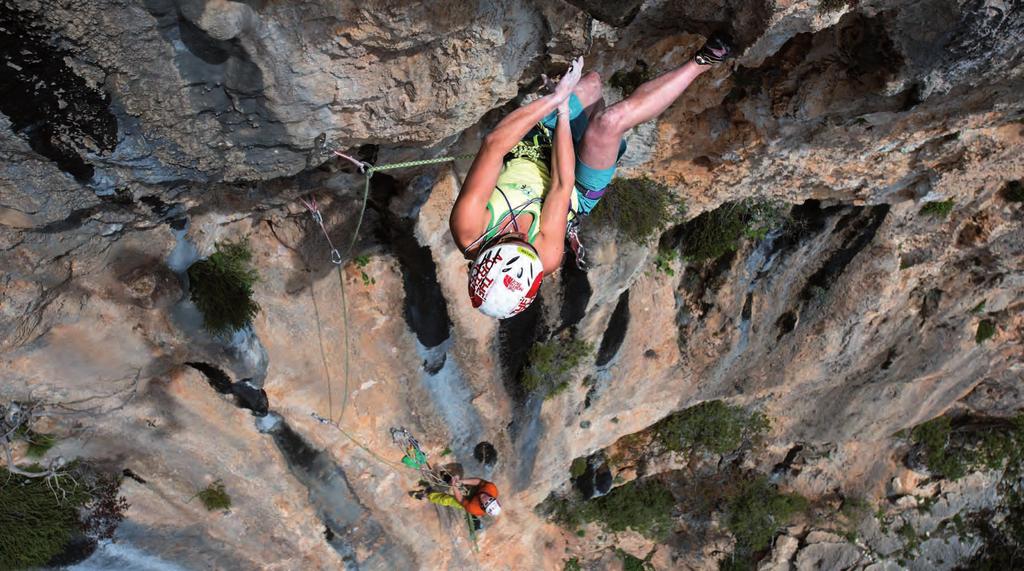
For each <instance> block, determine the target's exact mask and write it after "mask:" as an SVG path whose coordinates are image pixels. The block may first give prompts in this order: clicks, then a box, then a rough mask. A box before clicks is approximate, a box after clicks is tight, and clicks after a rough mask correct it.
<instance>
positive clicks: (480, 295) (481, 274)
mask: <svg viewBox="0 0 1024 571" xmlns="http://www.w3.org/2000/svg"><path fill="white" fill-rule="evenodd" d="M506 236H508V237H509V238H506V237H505V236H503V237H502V239H499V241H498V242H497V243H495V244H493V245H489V246H487V247H486V248H483V249H481V250H480V254H479V255H478V256H477V257H476V260H474V261H473V265H472V266H470V268H469V299H470V300H472V302H473V307H475V308H477V309H479V310H480V311H482V312H484V313H485V314H487V315H489V316H491V317H497V318H498V319H505V318H506V317H512V316H513V315H515V314H517V313H519V312H521V311H523V310H524V309H526V308H527V307H529V306H530V304H531V303H533V300H534V299H535V298H536V297H537V290H539V289H540V282H541V280H542V279H543V278H544V265H543V264H542V263H541V262H540V256H538V255H537V250H535V249H534V248H533V246H531V245H530V244H529V243H528V242H524V241H523V240H521V239H520V238H518V237H517V235H509V234H506Z"/></svg>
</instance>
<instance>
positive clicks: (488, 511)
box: [413, 475, 501, 529]
mask: <svg viewBox="0 0 1024 571" xmlns="http://www.w3.org/2000/svg"><path fill="white" fill-rule="evenodd" d="M463 486H466V487H468V488H469V489H470V490H469V493H468V494H463V492H462V488H463ZM449 491H450V492H451V493H450V494H449V493H446V492H438V491H433V492H431V491H427V490H424V491H422V492H417V493H414V494H413V496H414V497H416V498H418V499H422V498H423V497H426V498H427V499H428V500H430V502H431V503H434V504H437V505H440V506H446V507H450V508H456V509H463V510H466V512H467V513H468V514H469V515H470V516H472V521H473V524H474V526H475V527H476V528H477V529H479V528H480V527H481V525H480V518H482V517H483V516H485V515H489V516H491V517H498V516H499V515H501V504H500V503H498V487H497V486H495V485H494V483H493V482H488V481H487V480H484V479H482V478H465V479H460V478H459V477H458V476H454V475H453V476H452V478H451V482H449Z"/></svg>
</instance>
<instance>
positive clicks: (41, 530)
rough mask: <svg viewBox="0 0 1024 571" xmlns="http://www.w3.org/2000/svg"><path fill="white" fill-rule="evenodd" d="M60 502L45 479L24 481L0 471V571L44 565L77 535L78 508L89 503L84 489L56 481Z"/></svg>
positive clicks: (67, 481) (69, 481) (66, 480)
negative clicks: (59, 491)
mask: <svg viewBox="0 0 1024 571" xmlns="http://www.w3.org/2000/svg"><path fill="white" fill-rule="evenodd" d="M55 483H56V484H59V486H60V488H61V489H63V490H64V491H65V492H66V495H64V496H63V497H62V498H59V497H58V495H57V494H55V493H54V491H53V489H51V483H48V482H47V479H45V478H25V477H23V476H19V475H17V474H11V473H10V472H8V471H7V470H6V469H3V468H0V530H2V531H0V569H24V568H29V567H39V566H42V565H45V564H46V563H47V562H48V561H50V560H51V559H52V558H53V557H54V556H56V555H58V554H59V553H60V552H61V551H63V550H64V547H65V546H66V545H67V544H68V542H69V541H70V540H71V538H72V537H73V536H74V535H75V534H76V533H77V532H78V531H79V525H80V524H79V518H78V511H79V508H81V507H83V506H84V505H85V504H86V503H88V501H89V494H88V492H87V490H86V489H85V487H84V486H81V485H78V484H77V483H75V481H74V480H72V479H71V478H70V477H57V482H55Z"/></svg>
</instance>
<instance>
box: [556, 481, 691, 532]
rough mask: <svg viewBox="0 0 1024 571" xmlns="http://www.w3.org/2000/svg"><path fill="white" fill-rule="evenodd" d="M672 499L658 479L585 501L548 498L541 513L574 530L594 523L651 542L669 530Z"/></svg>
mask: <svg viewBox="0 0 1024 571" xmlns="http://www.w3.org/2000/svg"><path fill="white" fill-rule="evenodd" d="M674 505H675V498H674V497H673V496H672V492H671V491H670V490H669V489H668V487H667V486H666V485H665V484H664V483H662V482H661V481H660V480H656V479H647V480H633V481H632V482H629V483H626V484H623V485H621V486H618V487H616V488H613V489H612V491H611V492H609V493H608V494H607V495H604V496H601V497H599V498H595V499H592V500H588V501H579V500H574V499H569V498H558V497H555V496H552V497H550V498H548V499H547V500H546V501H545V502H544V504H543V511H544V512H546V513H547V514H549V515H550V516H551V518H552V519H553V520H554V521H555V522H556V523H558V524H560V525H562V526H564V527H566V528H568V529H576V528H579V527H580V526H581V525H583V524H586V523H590V522H596V523H598V524H600V525H601V526H602V527H604V528H605V529H606V530H607V531H610V532H619V531H625V530H627V529H632V530H633V531H636V532H637V533H640V534H642V535H644V536H645V537H648V538H650V539H652V540H655V541H660V540H662V539H664V538H665V537H667V536H668V534H669V532H671V530H672V525H673V523H672V508H673V506H674Z"/></svg>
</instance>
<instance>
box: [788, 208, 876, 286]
mask: <svg viewBox="0 0 1024 571" xmlns="http://www.w3.org/2000/svg"><path fill="white" fill-rule="evenodd" d="M888 213H889V205H887V204H883V205H880V206H875V207H872V208H869V209H866V212H865V209H862V208H856V209H854V211H853V212H851V213H850V214H847V215H846V216H844V217H843V218H842V219H840V220H839V222H838V223H836V227H835V230H834V231H833V232H834V233H839V232H843V231H845V230H846V227H847V226H848V225H852V224H854V222H856V227H852V226H851V228H850V232H849V236H847V238H846V240H845V242H844V244H843V246H842V247H840V248H839V249H838V250H836V251H835V252H833V253H832V255H831V256H829V258H828V260H826V261H825V263H824V264H823V265H822V266H821V268H819V269H818V271H816V272H814V274H812V275H811V277H810V278H808V280H807V283H806V284H805V285H804V288H803V290H802V291H801V292H800V298H801V299H803V300H810V299H812V298H814V297H815V291H816V290H815V288H821V289H824V290H828V289H829V288H831V287H832V285H833V284H835V282H836V280H837V279H839V276H841V275H842V273H843V271H845V270H846V267H847V266H848V265H849V264H850V262H852V261H853V258H854V257H856V256H857V254H859V253H860V251H861V250H863V249H864V248H865V247H867V246H868V244H870V243H871V241H872V240H874V238H875V233H876V232H878V228H879V227H880V226H881V225H882V222H884V221H885V217H886V215H887V214H888Z"/></svg>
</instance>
